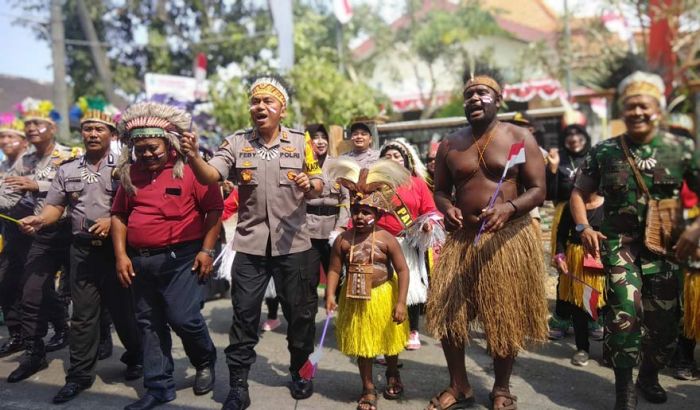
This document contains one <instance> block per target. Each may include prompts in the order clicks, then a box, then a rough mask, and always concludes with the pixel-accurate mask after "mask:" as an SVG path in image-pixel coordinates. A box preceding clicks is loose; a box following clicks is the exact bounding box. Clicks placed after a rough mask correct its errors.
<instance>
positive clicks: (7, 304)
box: [0, 117, 33, 357]
mask: <svg viewBox="0 0 700 410" xmlns="http://www.w3.org/2000/svg"><path fill="white" fill-rule="evenodd" d="M0 121H3V122H2V123H0V149H2V151H3V153H4V154H5V157H6V158H5V161H3V162H2V163H0V213H3V214H5V215H7V216H10V217H12V218H16V219H18V218H22V217H24V216H27V215H31V214H32V211H33V209H32V208H31V207H26V206H25V207H23V206H21V205H18V203H19V199H20V198H21V197H22V192H21V191H15V190H13V189H11V188H9V187H8V186H7V185H6V184H5V183H4V178H6V177H11V176H18V175H21V173H22V172H23V170H24V163H23V160H22V159H23V157H24V154H25V153H26V151H27V137H26V136H25V135H24V122H23V121H22V120H20V119H18V118H9V119H6V118H5V117H3V118H0ZM0 233H1V234H2V243H3V246H2V249H0V306H2V312H3V314H4V316H5V324H6V325H7V330H8V331H9V333H10V337H9V339H8V340H7V341H6V342H5V343H3V345H2V346H0V357H5V356H8V355H11V354H12V353H15V352H18V351H20V350H22V349H23V348H24V347H23V346H24V345H23V343H22V337H21V331H20V330H21V329H20V323H19V309H18V306H17V293H19V292H18V289H17V286H18V284H19V279H20V275H21V271H22V269H23V267H24V261H25V259H26V257H27V251H28V250H29V245H30V244H31V242H32V241H31V238H30V237H28V236H27V235H24V234H22V233H21V232H20V231H19V229H18V227H17V224H15V223H12V222H10V221H7V220H0Z"/></svg>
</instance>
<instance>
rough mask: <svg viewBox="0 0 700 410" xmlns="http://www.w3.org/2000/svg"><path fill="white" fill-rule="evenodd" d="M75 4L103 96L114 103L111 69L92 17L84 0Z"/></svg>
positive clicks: (78, 0)
mask: <svg viewBox="0 0 700 410" xmlns="http://www.w3.org/2000/svg"><path fill="white" fill-rule="evenodd" d="M76 6H77V8H78V18H79V19H80V26H81V27H82V29H83V33H84V34H85V37H86V38H87V40H88V43H89V44H90V53H91V54H92V60H93V61H94V62H95V68H96V69H97V75H98V76H99V77H100V81H101V82H102V88H103V90H104V92H105V96H106V97H107V101H109V102H110V103H112V104H115V103H116V99H115V95H114V86H113V85H112V70H111V69H110V68H109V61H108V60H107V55H106V54H105V52H104V50H102V47H101V45H100V39H99V38H98V37H97V32H96V31H95V26H94V25H93V24H92V19H91V18H90V13H89V12H88V9H87V6H86V5H85V1H84V0H77V1H76Z"/></svg>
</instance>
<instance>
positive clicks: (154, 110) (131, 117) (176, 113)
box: [117, 102, 192, 195]
mask: <svg viewBox="0 0 700 410" xmlns="http://www.w3.org/2000/svg"><path fill="white" fill-rule="evenodd" d="M191 124H192V117H191V116H190V115H189V114H188V113H187V112H185V111H183V110H181V109H179V108H177V107H173V106H170V105H166V104H159V103H154V102H144V103H138V104H134V105H132V106H130V107H129V108H127V109H126V111H124V114H123V115H122V117H121V119H120V121H119V124H117V130H118V131H119V135H120V139H121V140H122V142H123V143H124V146H123V148H122V154H121V157H120V159H119V177H120V180H121V184H122V186H123V187H124V189H125V190H126V191H127V192H128V193H129V194H130V195H133V194H135V193H136V187H135V186H134V185H133V183H132V182H131V175H130V170H131V163H132V161H133V157H132V150H133V146H134V139H137V138H163V139H164V140H165V141H166V142H167V143H168V145H169V147H168V149H173V150H175V152H176V153H177V159H176V160H175V165H174V166H173V176H174V177H175V178H182V176H183V174H184V167H185V155H184V154H183V153H182V150H181V148H180V137H181V135H182V132H183V131H185V130H187V129H189V127H191Z"/></svg>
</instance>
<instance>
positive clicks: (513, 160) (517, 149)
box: [503, 141, 525, 178]
mask: <svg viewBox="0 0 700 410" xmlns="http://www.w3.org/2000/svg"><path fill="white" fill-rule="evenodd" d="M524 163H525V141H521V142H516V143H515V144H513V145H511V146H510V152H509V153H508V161H507V162H506V167H505V168H504V169H503V178H505V177H506V173H508V170H509V169H510V168H511V167H512V166H514V165H518V164H524Z"/></svg>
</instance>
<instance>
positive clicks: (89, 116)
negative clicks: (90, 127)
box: [80, 110, 117, 128]
mask: <svg viewBox="0 0 700 410" xmlns="http://www.w3.org/2000/svg"><path fill="white" fill-rule="evenodd" d="M86 122H99V123H102V124H105V125H108V126H110V127H114V128H116V126H117V122H116V121H115V120H114V117H113V116H112V115H110V114H107V113H105V112H104V111H99V110H87V111H86V112H85V114H84V115H83V116H82V118H80V125H83V124H84V123H86Z"/></svg>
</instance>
